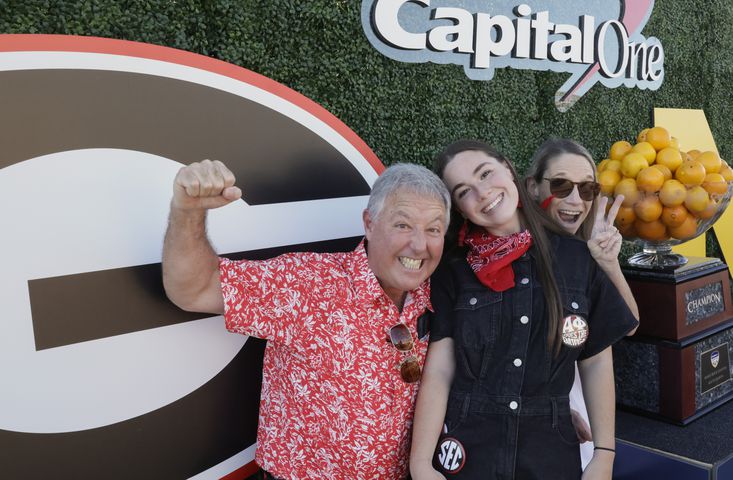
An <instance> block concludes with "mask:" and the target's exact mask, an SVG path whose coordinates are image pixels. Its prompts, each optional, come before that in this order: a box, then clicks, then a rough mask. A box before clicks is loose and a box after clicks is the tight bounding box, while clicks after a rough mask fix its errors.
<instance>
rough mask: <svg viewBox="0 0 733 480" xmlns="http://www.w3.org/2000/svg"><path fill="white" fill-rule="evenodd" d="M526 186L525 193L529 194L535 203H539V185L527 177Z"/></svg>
mask: <svg viewBox="0 0 733 480" xmlns="http://www.w3.org/2000/svg"><path fill="white" fill-rule="evenodd" d="M526 185H527V193H529V196H530V197H532V198H533V199H534V201H535V202H539V201H540V198H539V197H540V188H539V185H537V182H535V180H534V178H532V177H527V180H526Z"/></svg>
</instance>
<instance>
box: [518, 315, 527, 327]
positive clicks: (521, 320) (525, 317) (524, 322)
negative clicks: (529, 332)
mask: <svg viewBox="0 0 733 480" xmlns="http://www.w3.org/2000/svg"><path fill="white" fill-rule="evenodd" d="M519 321H520V322H522V325H527V324H528V323H529V317H528V316H527V315H522V317H521V318H520V319H519Z"/></svg>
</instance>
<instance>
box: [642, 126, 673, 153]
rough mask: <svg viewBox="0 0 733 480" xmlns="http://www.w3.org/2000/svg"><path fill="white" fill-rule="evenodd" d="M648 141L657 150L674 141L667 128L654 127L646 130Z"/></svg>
mask: <svg viewBox="0 0 733 480" xmlns="http://www.w3.org/2000/svg"><path fill="white" fill-rule="evenodd" d="M646 141H647V142H649V143H651V144H652V147H654V149H655V150H657V151H659V150H661V149H663V148H667V147H669V145H670V143H672V137H671V136H670V135H669V131H668V130H667V129H666V128H664V127H653V128H650V129H649V131H648V132H646Z"/></svg>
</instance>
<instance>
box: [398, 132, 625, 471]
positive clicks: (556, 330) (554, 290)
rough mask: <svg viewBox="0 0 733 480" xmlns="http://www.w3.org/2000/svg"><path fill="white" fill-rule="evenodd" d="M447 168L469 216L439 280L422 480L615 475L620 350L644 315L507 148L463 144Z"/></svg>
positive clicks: (420, 458)
mask: <svg viewBox="0 0 733 480" xmlns="http://www.w3.org/2000/svg"><path fill="white" fill-rule="evenodd" d="M436 171H437V173H438V174H439V175H440V176H441V178H442V179H443V181H444V182H445V184H446V186H447V187H448V190H449V191H450V192H451V196H452V198H453V201H454V206H455V208H456V210H457V212H456V213H458V214H459V215H455V218H456V220H457V224H456V225H453V228H452V229H451V230H450V231H449V232H454V235H451V236H450V237H449V238H448V239H447V242H446V247H447V249H446V255H445V258H444V260H443V262H442V264H441V266H440V267H439V268H438V270H437V271H436V273H435V274H434V275H433V278H432V280H431V285H432V286H431V288H432V304H433V308H434V310H435V315H434V317H433V321H432V323H431V333H430V341H431V344H430V347H429V350H428V358H427V361H426V364H425V369H424V372H423V377H422V380H421V386H420V393H419V395H418V401H417V410H416V414H415V422H414V426H413V444H412V452H411V457H410V471H411V473H412V478H413V480H423V479H440V478H444V476H443V473H445V474H450V477H451V478H461V479H485V478H491V479H514V478H518V479H546V478H552V479H557V480H562V479H578V478H581V474H582V475H583V476H584V478H589V479H590V478H594V479H595V478H597V479H607V480H610V478H611V472H612V466H613V459H614V449H615V441H614V412H615V397H614V384H613V366H612V359H611V350H610V345H612V344H613V343H614V342H616V341H617V340H619V339H620V338H622V337H623V336H624V335H626V334H627V333H628V332H629V331H631V330H632V329H633V328H634V327H635V326H636V325H637V323H638V322H637V321H636V319H635V318H634V316H633V315H632V313H631V312H630V311H629V309H628V307H627V305H626V303H625V302H624V300H623V298H622V297H621V295H620V294H619V293H618V291H617V290H616V288H615V287H614V286H613V285H612V283H611V282H610V280H609V279H608V277H607V276H606V274H605V273H603V271H602V270H601V269H600V268H599V267H598V265H597V264H596V263H595V261H594V260H593V258H592V257H591V254H590V252H589V250H588V247H587V245H586V244H585V242H583V241H581V240H578V239H576V238H572V237H570V236H569V235H567V233H565V232H564V230H562V229H560V228H559V227H558V226H557V225H556V224H555V223H554V222H552V221H551V220H550V219H549V218H548V217H547V216H545V215H544V213H543V212H542V211H541V209H540V208H539V206H538V205H537V204H536V203H535V202H534V201H532V198H531V197H530V196H529V195H528V193H527V191H526V188H525V186H524V184H523V182H521V181H519V178H518V176H517V174H516V171H515V170H514V168H513V166H512V165H511V163H510V162H509V161H508V160H507V159H506V158H505V157H503V156H502V155H501V154H500V153H498V152H497V151H495V150H494V149H493V148H491V147H489V146H488V145H486V144H484V143H481V142H475V141H460V142H456V143H454V144H452V145H450V146H448V147H447V148H446V149H445V150H444V151H443V152H442V153H441V154H440V155H439V156H438V158H437V160H436ZM450 245H455V248H450ZM576 360H577V361H578V362H579V369H580V374H581V379H582V381H583V387H584V390H585V393H586V400H587V404H588V411H589V416H590V421H591V427H592V429H593V440H594V441H595V448H596V450H595V454H594V457H593V460H592V461H591V463H590V464H589V466H588V467H587V468H586V470H585V472H584V473H583V472H582V471H581V466H580V455H579V450H578V440H577V436H576V434H575V430H574V428H573V425H572V421H571V417H570V408H569V402H568V392H569V391H570V388H571V386H572V383H573V378H574V373H575V366H574V365H575V362H576ZM441 432H442V436H441ZM439 439H440V440H439ZM436 445H437V449H436ZM434 452H435V455H434Z"/></svg>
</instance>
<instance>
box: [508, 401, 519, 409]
mask: <svg viewBox="0 0 733 480" xmlns="http://www.w3.org/2000/svg"><path fill="white" fill-rule="evenodd" d="M518 406H519V404H518V403H517V402H515V401H514V400H512V401H511V402H509V408H511V409H512V410H516V409H517V407H518Z"/></svg>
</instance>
